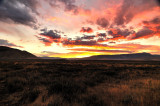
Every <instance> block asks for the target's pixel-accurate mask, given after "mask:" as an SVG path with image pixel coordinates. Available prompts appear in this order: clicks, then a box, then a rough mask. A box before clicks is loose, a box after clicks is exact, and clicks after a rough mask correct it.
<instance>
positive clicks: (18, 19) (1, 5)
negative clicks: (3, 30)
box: [0, 0, 36, 26]
mask: <svg viewBox="0 0 160 106" xmlns="http://www.w3.org/2000/svg"><path fill="white" fill-rule="evenodd" d="M30 11H32V12H35V0H1V2H0V14H1V15H0V21H6V22H8V20H12V21H13V22H15V23H19V24H24V25H29V26H33V25H34V24H35V22H36V20H35V18H34V17H33V16H32V14H31V13H30Z"/></svg>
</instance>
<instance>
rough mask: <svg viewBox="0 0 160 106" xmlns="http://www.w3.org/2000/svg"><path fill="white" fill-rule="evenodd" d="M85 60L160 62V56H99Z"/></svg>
mask: <svg viewBox="0 0 160 106" xmlns="http://www.w3.org/2000/svg"><path fill="white" fill-rule="evenodd" d="M83 60H153V61H160V55H152V54H150V53H135V54H120V55H97V56H91V57H86V58H83Z"/></svg>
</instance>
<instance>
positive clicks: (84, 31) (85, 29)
mask: <svg viewBox="0 0 160 106" xmlns="http://www.w3.org/2000/svg"><path fill="white" fill-rule="evenodd" d="M80 32H82V33H92V32H93V29H92V28H90V27H82V29H81V30H80Z"/></svg>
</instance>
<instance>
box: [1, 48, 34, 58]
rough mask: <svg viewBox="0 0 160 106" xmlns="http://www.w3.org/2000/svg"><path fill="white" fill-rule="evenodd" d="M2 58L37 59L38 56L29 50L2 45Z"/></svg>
mask: <svg viewBox="0 0 160 106" xmlns="http://www.w3.org/2000/svg"><path fill="white" fill-rule="evenodd" d="M0 59H37V57H36V56H35V55H33V54H31V53H29V52H27V51H21V50H18V49H13V48H10V47H6V46H0Z"/></svg>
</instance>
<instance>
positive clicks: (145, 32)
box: [131, 28, 154, 39]
mask: <svg viewBox="0 0 160 106" xmlns="http://www.w3.org/2000/svg"><path fill="white" fill-rule="evenodd" d="M153 34H154V32H153V31H152V30H150V29H148V28H144V29H142V30H140V31H138V32H137V33H136V34H134V35H133V36H132V38H131V39H138V38H148V37H151V36H153Z"/></svg>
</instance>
